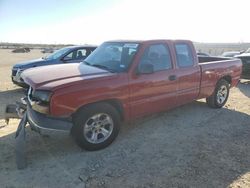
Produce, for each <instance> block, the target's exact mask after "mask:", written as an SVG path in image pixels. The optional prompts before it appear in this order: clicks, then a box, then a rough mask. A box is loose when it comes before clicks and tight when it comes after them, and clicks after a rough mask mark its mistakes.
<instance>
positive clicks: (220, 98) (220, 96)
mask: <svg viewBox="0 0 250 188" xmlns="http://www.w3.org/2000/svg"><path fill="white" fill-rule="evenodd" d="M227 94H228V91H227V87H226V86H224V85H222V86H221V87H220V88H219V90H218V92H217V103H218V104H222V103H224V102H225V100H226V98H227Z"/></svg>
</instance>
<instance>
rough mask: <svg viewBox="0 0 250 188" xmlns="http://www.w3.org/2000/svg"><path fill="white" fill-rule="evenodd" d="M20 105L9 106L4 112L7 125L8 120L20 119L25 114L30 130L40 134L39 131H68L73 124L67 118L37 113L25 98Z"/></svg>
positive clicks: (18, 103)
mask: <svg viewBox="0 0 250 188" xmlns="http://www.w3.org/2000/svg"><path fill="white" fill-rule="evenodd" d="M21 101H22V102H21V103H20V102H17V103H16V104H9V105H8V106H7V107H6V110H5V121H6V123H7V124H8V123H9V119H11V118H17V119H21V118H23V116H24V113H25V112H26V115H27V122H28V123H29V125H30V127H31V129H32V130H34V131H37V132H41V130H57V131H70V130H71V128H72V126H73V124H72V121H71V119H69V118H55V117H50V116H47V115H45V114H42V113H39V112H37V111H35V110H33V109H32V107H31V105H30V104H29V102H28V100H27V99H26V98H22V99H21Z"/></svg>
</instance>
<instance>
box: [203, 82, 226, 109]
mask: <svg viewBox="0 0 250 188" xmlns="http://www.w3.org/2000/svg"><path fill="white" fill-rule="evenodd" d="M228 96H229V83H228V82H227V81H226V80H224V79H222V80H220V81H219V82H218V83H217V85H216V87H215V90H214V92H213V94H212V95H211V96H210V97H208V98H206V102H207V104H208V106H210V107H212V108H221V107H223V106H224V105H225V104H226V102H227V99H228Z"/></svg>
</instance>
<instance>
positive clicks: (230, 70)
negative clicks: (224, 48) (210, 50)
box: [198, 57, 242, 98]
mask: <svg viewBox="0 0 250 188" xmlns="http://www.w3.org/2000/svg"><path fill="white" fill-rule="evenodd" d="M198 59H199V66H200V69H201V82H200V94H199V98H205V97H208V96H210V95H212V93H213V91H214V88H215V85H216V83H217V81H218V80H219V79H221V78H224V79H226V80H227V81H228V82H229V83H230V86H231V87H234V86H236V85H237V83H238V80H239V79H240V75H241V71H242V68H241V60H240V59H233V58H223V57H198Z"/></svg>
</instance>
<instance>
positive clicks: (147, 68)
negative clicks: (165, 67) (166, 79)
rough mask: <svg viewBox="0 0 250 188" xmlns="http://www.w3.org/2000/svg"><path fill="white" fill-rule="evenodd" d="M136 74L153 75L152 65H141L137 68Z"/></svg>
mask: <svg viewBox="0 0 250 188" xmlns="http://www.w3.org/2000/svg"><path fill="white" fill-rule="evenodd" d="M137 73H138V74H152V73H154V65H152V64H151V63H142V64H141V65H139V66H138V71H137Z"/></svg>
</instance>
